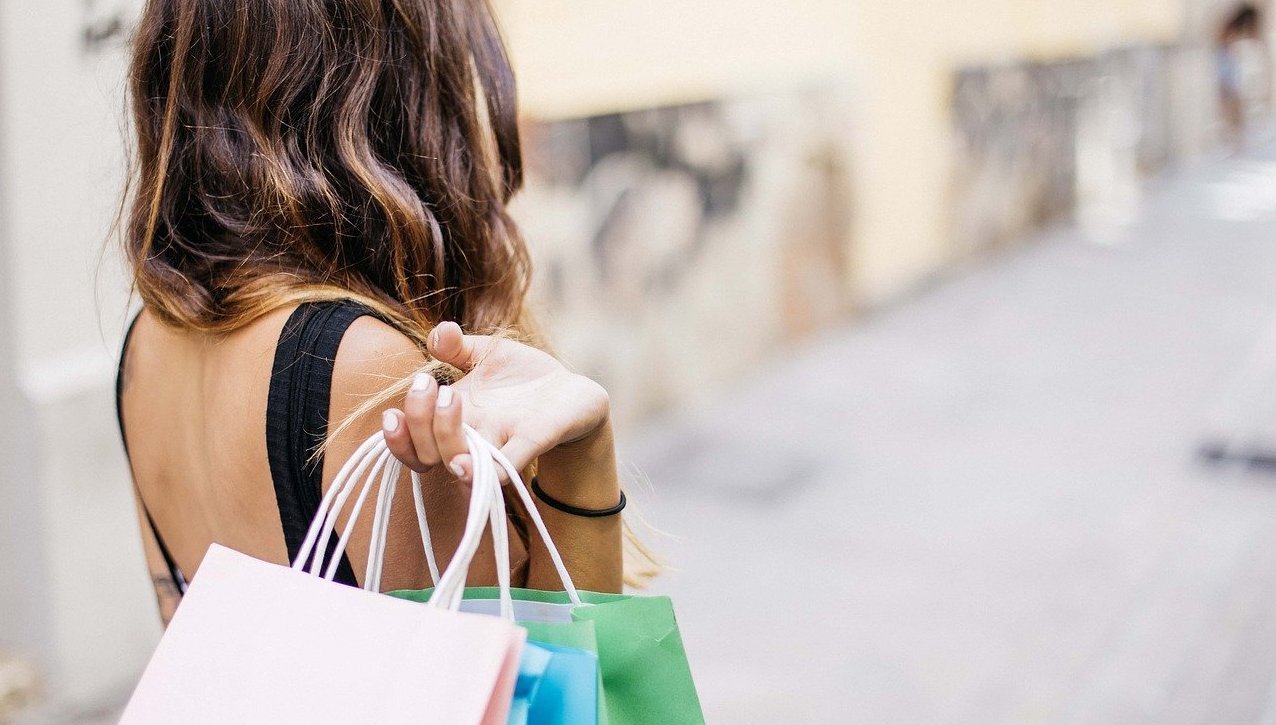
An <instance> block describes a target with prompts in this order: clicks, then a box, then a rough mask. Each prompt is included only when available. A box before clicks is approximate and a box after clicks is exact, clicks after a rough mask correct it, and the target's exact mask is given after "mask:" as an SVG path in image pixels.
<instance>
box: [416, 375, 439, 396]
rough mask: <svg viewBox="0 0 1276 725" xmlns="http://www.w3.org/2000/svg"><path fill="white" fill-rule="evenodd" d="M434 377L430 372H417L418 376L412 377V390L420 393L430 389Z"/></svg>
mask: <svg viewBox="0 0 1276 725" xmlns="http://www.w3.org/2000/svg"><path fill="white" fill-rule="evenodd" d="M433 379H434V378H431V377H430V375H429V373H417V374H416V377H415V378H412V392H414V393H420V392H424V391H426V390H429V389H430V381H431V380H433Z"/></svg>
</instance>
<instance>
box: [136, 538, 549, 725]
mask: <svg viewBox="0 0 1276 725" xmlns="http://www.w3.org/2000/svg"><path fill="white" fill-rule="evenodd" d="M525 636H526V634H525V631H524V630H522V629H520V628H519V627H517V626H515V625H513V624H511V623H510V622H507V621H505V620H502V619H499V618H495V617H485V616H482V615H476V614H463V613H459V612H454V611H448V610H445V609H435V608H430V607H422V606H420V605H419V604H415V603H413V602H407V601H401V600H398V599H395V598H392V597H387V596H383V595H381V594H377V593H373V592H368V591H364V590H361V589H355V588H353V587H346V586H342V585H340V584H334V583H331V582H329V581H325V580H324V579H322V578H320V577H316V576H312V575H311V574H307V573H305V572H303V571H298V570H295V569H290V568H288V567H283V566H277V565H275V564H269V563H266V562H262V561H259V560H257V559H253V558H252V557H249V556H247V555H244V554H241V553H239V552H236V551H232V550H230V549H227V548H225V547H222V546H217V545H213V546H212V547H211V548H210V549H209V550H208V553H207V555H205V557H204V561H203V563H202V564H201V565H200V568H199V572H198V574H197V575H196V576H195V579H194V581H193V582H192V584H191V587H190V590H189V591H188V592H187V594H186V596H185V598H184V599H183V601H182V604H181V606H180V607H179V608H178V610H177V614H176V616H174V618H173V621H172V623H171V624H170V625H169V628H168V631H167V632H166V633H165V634H164V637H163V639H162V640H161V642H160V644H159V647H158V649H156V651H155V654H154V656H153V657H152V658H151V662H150V664H149V665H148V666H147V668H146V672H145V674H143V676H142V680H141V682H140V684H139V685H138V687H137V690H136V691H135V692H134V693H133V697H132V699H131V700H130V701H129V704H128V708H127V709H126V710H125V712H124V717H123V719H122V721H121V722H122V723H125V724H126V725H142V724H149V723H165V724H167V723H176V722H181V723H210V724H211V723H218V724H221V723H235V724H236V725H245V724H247V723H357V722H366V723H398V722H409V721H411V722H413V723H441V724H446V725H460V724H464V723H483V724H485V725H486V724H489V723H490V724H491V725H500V724H502V723H504V722H505V721H506V718H507V716H508V711H509V707H510V703H511V700H512V698H513V691H514V683H515V680H516V678H517V674H518V661H519V654H520V652H521V650H522V646H523V640H524V638H525Z"/></svg>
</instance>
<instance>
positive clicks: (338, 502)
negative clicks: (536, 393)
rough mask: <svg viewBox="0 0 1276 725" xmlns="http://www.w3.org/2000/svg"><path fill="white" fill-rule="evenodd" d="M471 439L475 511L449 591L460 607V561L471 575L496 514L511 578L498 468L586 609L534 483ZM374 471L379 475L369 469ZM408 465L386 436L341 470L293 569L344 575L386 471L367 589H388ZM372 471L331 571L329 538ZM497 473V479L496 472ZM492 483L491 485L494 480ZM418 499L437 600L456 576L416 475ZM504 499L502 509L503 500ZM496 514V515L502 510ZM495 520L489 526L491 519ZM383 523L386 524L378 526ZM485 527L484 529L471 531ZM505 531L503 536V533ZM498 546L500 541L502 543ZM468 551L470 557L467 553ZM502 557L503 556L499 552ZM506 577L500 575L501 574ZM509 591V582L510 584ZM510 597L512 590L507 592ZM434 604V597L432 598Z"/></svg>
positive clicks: (367, 444)
mask: <svg viewBox="0 0 1276 725" xmlns="http://www.w3.org/2000/svg"><path fill="white" fill-rule="evenodd" d="M462 429H463V432H464V433H465V436H466V443H467V446H468V447H469V449H470V457H471V459H472V460H473V465H474V470H475V475H474V486H473V487H472V489H478V490H471V496H470V511H469V515H468V516H467V519H466V530H465V535H463V536H462V542H461V543H462V546H459V547H458V550H457V554H456V556H454V557H453V559H452V561H451V562H449V566H448V572H451V571H453V570H457V571H458V572H459V573H455V574H453V575H452V578H451V579H449V580H448V581H447V583H448V585H449V586H450V587H454V588H455V587H456V585H457V584H458V583H459V584H460V586H459V588H457V589H456V590H455V591H453V590H451V589H449V590H448V594H449V597H452V598H456V601H457V604H458V605H459V601H460V600H459V597H460V595H461V594H462V593H463V590H464V587H465V585H464V581H465V571H463V570H459V569H458V566H457V565H458V564H459V563H460V562H459V561H458V560H463V561H464V562H465V570H468V567H469V562H470V561H472V559H473V557H474V552H476V551H477V548H478V539H479V538H480V537H481V536H482V527H483V525H484V524H485V523H490V522H492V521H495V520H496V519H495V517H496V516H497V515H499V516H500V517H501V521H502V525H501V526H493V536H504V537H505V539H504V541H505V546H497V547H496V548H497V550H498V552H500V551H501V550H502V549H503V550H504V554H503V557H504V559H503V561H504V562H505V565H504V566H498V572H504V576H505V578H506V579H508V575H509V564H508V561H509V550H508V532H507V531H505V530H504V529H505V527H504V525H503V521H504V519H505V505H504V497H503V496H502V494H501V488H500V483H499V479H498V477H497V475H498V474H497V472H496V470H495V467H494V466H500V468H501V469H503V470H504V471H505V473H506V476H507V477H508V478H509V481H510V485H511V486H513V487H514V491H515V492H516V493H517V494H518V496H519V498H520V499H521V500H522V502H523V504H524V506H525V507H526V509H527V513H528V516H529V517H531V519H532V524H533V525H534V526H535V527H536V531H537V533H539V534H540V536H541V539H542V540H543V541H544V542H545V548H546V550H547V551H548V552H549V555H550V560H551V561H552V562H553V564H554V569H555V571H556V572H557V573H558V576H559V580H560V581H561V582H562V584H563V589H564V591H565V592H566V593H567V595H568V598H569V599H570V600H571V602H572V603H573V604H576V605H580V604H583V602H582V601H581V599H580V594H579V592H578V591H577V589H576V586H575V584H574V583H573V582H572V579H571V574H570V573H569V572H568V571H567V567H566V565H565V564H563V560H562V556H561V555H560V554H559V552H558V548H557V547H556V546H555V545H554V542H553V539H552V538H551V537H550V535H549V530H548V528H547V527H546V526H545V521H544V519H543V518H542V517H541V515H540V511H539V510H538V509H537V507H536V502H535V501H534V500H533V499H532V495H531V492H530V491H529V490H528V488H527V485H526V484H525V483H524V482H523V478H522V476H521V475H520V474H519V472H518V469H517V468H516V467H515V466H514V465H513V463H511V462H510V460H509V459H508V458H507V457H506V456H505V455H504V454H503V453H501V451H500V449H499V448H497V447H496V446H494V445H492V444H491V443H489V442H488V441H486V440H484V439H483V437H482V436H481V435H479V434H478V432H477V431H475V430H474V429H473V428H472V427H470V426H469V425H463V426H462ZM480 467H481V468H482V469H483V471H484V475H483V476H482V477H481V478H482V479H483V482H482V484H480V476H479V470H480ZM369 468H371V471H369V470H368V469H369ZM402 468H403V464H402V463H400V462H399V461H398V460H397V459H394V458H393V456H392V454H390V452H389V448H388V447H387V446H386V443H385V436H384V435H383V434H382V433H381V432H380V431H378V432H377V433H375V434H373V435H372V436H370V437H369V438H368V439H367V440H365V441H364V442H363V443H362V444H361V445H360V446H359V447H358V448H357V449H356V450H355V452H354V454H353V455H351V456H350V458H349V459H348V460H347V461H346V462H345V464H344V465H343V466H342V467H341V469H340V470H339V471H338V473H337V476H336V478H334V479H333V482H332V485H331V486H330V487H329V488H328V491H327V492H325V493H324V496H323V499H322V500H321V501H320V503H319V509H318V511H317V512H316V514H315V518H314V519H313V520H312V521H311V524H310V528H309V530H307V532H306V537H305V539H304V540H303V541H302V545H301V548H300V549H299V550H298V553H297V557H296V559H295V560H294V561H293V563H292V568H293V569H295V570H298V571H307V572H309V573H312V574H318V573H319V572H323V576H324V578H326V579H328V580H329V581H331V580H332V578H333V577H334V576H335V575H336V568H337V562H339V561H340V558H341V554H342V553H344V552H345V549H346V545H347V544H348V543H349V537H350V533H351V531H352V530H353V528H354V522H355V521H356V520H357V518H358V514H359V512H360V511H362V508H363V505H364V502H365V501H366V499H367V496H368V494H369V493H370V491H371V486H372V484H373V481H374V480H375V479H376V477H377V475H378V474H381V485H380V487H379V488H380V491H379V495H378V501H377V509H376V513H375V514H374V521H373V539H372V543H371V545H370V548H369V557H368V559H369V568H368V569H367V571H366V572H365V577H364V583H365V587H369V585H372V584H376V585H378V586H379V584H380V571H381V566H382V562H383V559H384V555H385V541H384V539H385V538H386V534H387V531H388V525H387V524H388V521H389V514H390V508H391V505H392V501H393V493H394V486H395V485H396V484H397V481H398V478H399V476H400V475H401V473H402ZM365 472H368V475H367V478H366V480H365V481H364V484H363V487H362V489H361V491H360V493H359V496H358V498H357V499H356V501H355V504H354V508H353V509H352V510H351V516H350V519H349V521H347V523H346V526H345V528H344V529H343V530H342V532H341V535H340V537H339V538H338V541H337V547H336V549H335V553H334V558H333V561H331V562H328V567H327V570H326V571H325V570H324V569H323V564H324V552H325V551H326V550H327V546H328V541H329V540H330V538H331V535H332V532H333V529H334V528H335V527H336V516H337V512H339V511H341V510H342V509H343V508H344V507H345V505H346V502H347V501H348V500H349V498H350V496H351V494H352V493H353V491H354V489H355V487H356V486H357V484H358V481H359V479H360V478H361V477H363V476H364V473H365ZM489 474H490V475H489ZM489 479H490V481H489ZM489 483H494V484H495V488H494V490H489V489H490V488H491V486H489ZM412 487H413V499H414V502H415V504H416V510H417V525H418V528H419V529H420V531H421V541H422V545H423V547H424V549H425V557H426V563H427V565H428V566H429V568H430V576H431V578H432V579H433V582H434V585H435V589H436V592H435V594H436V596H437V594H438V589H440V588H442V587H443V584H444V579H446V578H447V575H448V572H444V573H442V574H439V573H438V572H439V570H438V563H437V560H436V558H435V556H434V549H433V546H432V542H431V538H430V533H429V522H428V519H427V518H426V512H425V504H424V497H423V496H422V495H421V479H420V475H419V474H417V473H416V472H413V474H412ZM497 498H500V499H501V500H500V502H499V506H498V502H497V501H496V499H497ZM494 509H496V510H494ZM484 519H487V520H488V521H484ZM378 522H380V525H379V526H378ZM475 527H477V529H478V530H477V531H471V529H473V528H475ZM498 531H499V533H498ZM494 543H495V542H494ZM462 554H468V555H467V556H464V557H463V556H461V555H462ZM312 556H313V559H314V561H313V562H311V563H310V565H309V566H307V562H308V561H310V560H311V557H312ZM498 556H502V554H500V553H498ZM498 576H499V574H498ZM505 588H506V589H508V584H506V586H505ZM503 594H504V593H503ZM432 600H433V598H432Z"/></svg>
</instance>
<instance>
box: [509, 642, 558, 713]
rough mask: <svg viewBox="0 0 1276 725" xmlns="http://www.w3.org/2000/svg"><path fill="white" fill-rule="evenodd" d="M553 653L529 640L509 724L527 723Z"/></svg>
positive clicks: (524, 652) (520, 662)
mask: <svg viewBox="0 0 1276 725" xmlns="http://www.w3.org/2000/svg"><path fill="white" fill-rule="evenodd" d="M553 656H554V655H553V653H552V652H550V651H549V650H547V649H545V648H544V647H540V646H537V645H536V644H535V643H534V642H528V643H527V644H526V645H524V646H523V654H522V656H521V657H520V658H519V662H518V680H517V682H515V684H514V701H513V702H512V703H511V704H510V712H509V719H508V721H507V722H508V723H509V725H527V723H528V713H530V712H531V708H532V701H533V700H534V699H535V698H536V693H538V692H539V691H540V689H541V684H542V683H543V682H544V679H545V673H546V671H547V670H548V669H549V661H550V658H551V657H553Z"/></svg>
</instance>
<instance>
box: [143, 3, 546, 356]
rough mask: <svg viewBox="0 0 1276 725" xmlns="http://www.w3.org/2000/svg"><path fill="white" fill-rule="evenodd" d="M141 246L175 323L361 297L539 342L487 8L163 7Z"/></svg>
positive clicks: (150, 70) (153, 58)
mask: <svg viewBox="0 0 1276 725" xmlns="http://www.w3.org/2000/svg"><path fill="white" fill-rule="evenodd" d="M133 48H134V50H133V56H132V64H131V73H130V89H131V103H132V111H133V120H134V125H135V132H136V144H135V148H136V150H135V159H134V161H135V167H136V168H135V172H134V174H133V179H132V184H133V188H132V190H131V192H132V193H131V195H130V200H129V201H128V202H127V204H128V210H127V212H126V214H127V216H126V219H125V228H124V237H125V249H126V251H127V256H128V259H129V262H130V263H131V266H132V271H133V279H134V283H135V285H136V290H137V292H138V294H139V295H140V296H141V298H142V300H143V301H144V302H145V304H146V305H147V307H148V308H149V309H150V310H152V311H153V312H154V313H155V314H156V315H158V316H159V317H160V318H161V319H163V320H164V321H165V322H167V323H169V324H172V325H175V326H178V327H180V328H183V329H190V330H199V331H204V332H212V333H217V332H226V331H229V330H233V329H235V328H238V327H240V326H241V325H243V324H245V323H246V322H249V321H251V320H253V319H255V318H256V317H258V316H260V315H261V314H263V313H265V312H268V311H270V310H273V309H276V308H278V307H280V306H283V305H286V304H289V303H295V302H298V301H301V300H304V299H315V298H327V297H351V296H355V297H357V298H360V299H362V300H363V301H364V302H366V303H369V304H371V305H373V306H374V307H375V308H376V309H377V310H378V311H379V312H381V313H382V314H384V315H386V316H387V317H388V318H390V319H391V320H393V321H394V322H396V323H397V324H399V325H400V326H401V327H402V328H403V329H404V331H405V332H407V333H409V334H410V335H412V336H413V337H414V338H417V339H418V341H419V340H420V339H421V335H423V334H424V331H425V330H427V329H428V328H430V327H432V326H433V325H435V324H437V323H439V322H442V321H445V320H452V321H456V322H458V323H460V324H461V325H462V327H464V328H466V329H468V330H471V331H488V330H494V329H505V330H511V329H512V330H515V331H521V332H524V333H527V332H530V331H528V330H526V329H524V328H527V327H529V325H530V321H529V320H528V319H527V316H526V315H525V312H524V298H525V296H526V292H527V287H528V279H529V275H530V264H529V261H528V254H527V250H526V247H525V245H524V242H523V239H522V237H521V236H520V234H519V231H518V227H517V226H516V225H515V224H514V222H513V221H512V220H511V218H510V216H509V214H508V212H507V210H506V204H507V203H508V201H509V200H510V197H511V196H512V195H513V194H514V192H515V191H516V190H517V189H518V188H519V187H520V186H521V184H522V180H523V166H522V159H521V153H520V147H519V132H518V124H517V108H516V100H515V90H514V76H513V72H512V70H511V68H510V63H509V59H508V57H507V55H506V52H505V48H504V44H503V42H502V39H501V35H500V32H499V29H498V26H497V23H496V20H495V17H494V15H493V12H492V9H491V7H490V6H489V3H488V2H487V0H428V1H427V0H149V1H148V2H147V3H146V6H145V9H144V10H143V12H142V18H141V22H140V24H139V26H138V28H137V31H136V37H135V39H134V44H133Z"/></svg>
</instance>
